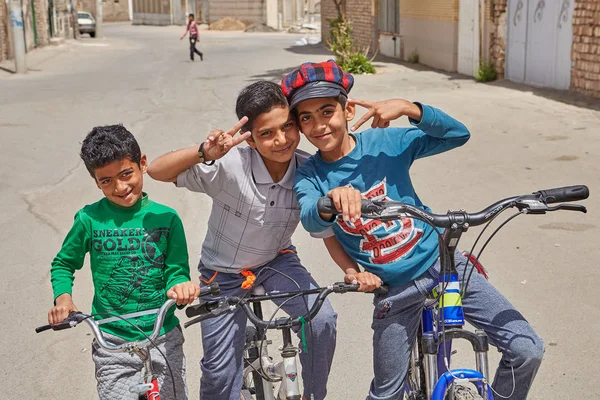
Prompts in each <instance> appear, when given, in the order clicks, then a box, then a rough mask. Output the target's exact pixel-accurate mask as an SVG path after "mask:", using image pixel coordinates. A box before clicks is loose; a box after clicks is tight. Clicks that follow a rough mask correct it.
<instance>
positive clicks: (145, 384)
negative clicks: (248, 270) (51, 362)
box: [35, 283, 219, 400]
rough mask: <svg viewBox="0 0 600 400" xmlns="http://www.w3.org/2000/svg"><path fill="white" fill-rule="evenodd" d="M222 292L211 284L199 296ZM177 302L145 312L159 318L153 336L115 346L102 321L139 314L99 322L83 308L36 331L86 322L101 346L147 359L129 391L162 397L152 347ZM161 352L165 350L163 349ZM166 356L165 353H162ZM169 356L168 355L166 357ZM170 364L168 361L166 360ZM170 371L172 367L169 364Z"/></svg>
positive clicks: (154, 399)
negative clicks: (138, 380)
mask: <svg viewBox="0 0 600 400" xmlns="http://www.w3.org/2000/svg"><path fill="white" fill-rule="evenodd" d="M218 294H219V286H218V285H217V284H216V283H211V284H210V285H209V286H204V287H202V288H200V297H203V296H207V295H213V296H216V295H218ZM176 304H177V303H176V301H175V300H173V299H168V300H167V301H165V302H164V303H163V304H162V306H161V307H160V308H158V309H153V310H148V311H144V312H143V313H144V315H151V314H156V321H154V328H153V330H152V332H151V333H150V335H148V336H147V337H146V338H145V339H144V340H135V341H130V342H124V343H122V344H119V345H116V344H112V343H110V342H109V341H107V340H106V338H105V337H104V335H103V333H102V331H101V330H100V328H99V326H100V325H101V324H102V323H106V322H108V320H115V319H121V320H127V319H128V318H133V317H135V316H139V315H140V313H139V312H138V313H133V314H125V315H120V316H112V317H111V318H107V319H105V320H100V321H96V320H95V319H94V318H93V317H94V316H93V315H88V314H84V313H82V312H80V311H74V312H71V313H70V314H69V316H68V317H67V318H65V319H64V320H63V321H62V322H59V323H58V324H48V325H43V326H40V327H38V328H36V329H35V331H36V333H40V332H43V331H46V330H50V329H52V330H54V331H60V330H64V329H68V328H74V327H75V326H77V325H78V324H80V323H82V322H86V323H87V324H88V326H89V327H90V329H91V330H92V332H93V334H94V337H95V338H96V342H97V343H98V345H99V346H100V347H101V348H102V349H104V350H106V351H108V352H111V353H129V354H136V355H137V356H138V357H140V358H141V360H142V361H143V362H144V366H143V368H142V370H143V371H144V372H143V373H142V377H141V382H140V383H139V384H136V385H133V386H131V387H130V388H129V391H130V392H132V393H138V395H139V399H140V400H160V388H159V385H158V379H157V376H156V374H155V373H154V371H153V368H152V360H151V358H150V347H151V346H155V345H154V341H155V340H156V339H157V338H158V336H159V334H160V330H161V329H162V327H163V323H164V321H165V316H166V315H167V311H169V309H171V307H173V306H175V305H176ZM161 354H162V352H161ZM162 355H163V357H164V354H162ZM165 359H166V358H165ZM167 366H168V362H167ZM169 371H170V367H169ZM175 392H176V390H175V388H173V393H174V396H175V397H176V396H177V395H176V393H175Z"/></svg>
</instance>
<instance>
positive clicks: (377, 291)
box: [371, 285, 389, 294]
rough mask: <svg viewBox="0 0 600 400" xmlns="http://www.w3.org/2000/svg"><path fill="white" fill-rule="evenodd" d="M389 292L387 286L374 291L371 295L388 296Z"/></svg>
mask: <svg viewBox="0 0 600 400" xmlns="http://www.w3.org/2000/svg"><path fill="white" fill-rule="evenodd" d="M387 292H389V289H388V286H387V285H381V286H379V287H378V288H377V289H375V290H373V291H372V292H371V293H373V294H387Z"/></svg>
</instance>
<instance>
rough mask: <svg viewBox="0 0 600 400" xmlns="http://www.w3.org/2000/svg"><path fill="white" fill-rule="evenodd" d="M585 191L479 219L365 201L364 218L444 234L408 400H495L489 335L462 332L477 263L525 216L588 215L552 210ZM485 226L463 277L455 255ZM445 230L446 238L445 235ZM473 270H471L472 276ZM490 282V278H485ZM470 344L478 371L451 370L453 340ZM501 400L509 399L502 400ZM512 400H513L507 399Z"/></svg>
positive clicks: (515, 201)
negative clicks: (407, 221)
mask: <svg viewBox="0 0 600 400" xmlns="http://www.w3.org/2000/svg"><path fill="white" fill-rule="evenodd" d="M588 196H589V190H588V188H587V187H586V186H582V185H581V186H569V187H562V188H556V189H550V190H540V191H538V192H535V193H533V194H529V195H523V196H514V197H509V198H506V199H504V200H500V201H498V202H496V203H494V204H492V205H491V206H489V207H487V208H486V209H484V210H483V211H480V212H478V213H475V214H470V213H467V212H466V211H464V210H460V211H448V212H447V213H446V214H445V215H439V214H432V213H430V212H428V211H426V210H423V209H421V208H418V207H415V206H413V205H410V204H405V203H401V202H396V201H370V200H363V204H362V217H363V218H367V219H376V220H380V221H392V220H398V219H403V218H412V219H418V220H420V221H423V222H425V223H427V224H429V225H431V226H432V227H434V229H435V230H436V232H437V233H438V234H439V248H440V264H441V272H440V275H439V284H438V286H437V287H436V288H435V289H434V290H433V293H432V296H431V299H430V300H428V301H427V302H426V303H425V306H424V310H423V317H422V321H421V329H420V330H419V332H418V335H417V340H416V342H415V344H414V346H413V349H412V353H411V358H410V366H409V372H408V378H407V384H406V390H405V393H406V398H407V399H408V400H425V399H426V400H445V399H450V400H454V399H459V400H467V399H488V400H491V399H494V396H493V393H492V392H493V389H492V388H491V387H490V386H489V384H488V382H489V367H488V350H489V343H488V337H487V335H486V334H485V332H483V331H481V330H477V331H475V332H471V331H467V330H464V329H462V327H463V325H464V323H465V319H464V314H463V308H462V297H463V295H464V293H465V292H466V289H467V287H468V285H469V281H470V278H471V275H472V274H473V271H474V270H477V272H478V273H482V274H484V275H486V272H485V270H484V269H483V267H482V266H481V264H479V262H478V261H477V260H478V259H479V257H480V256H481V253H482V252H483V250H485V248H486V246H487V244H488V243H489V241H490V240H491V239H492V238H493V237H494V236H495V234H496V233H497V232H498V231H499V230H500V229H501V228H502V227H503V226H504V225H506V224H507V223H508V222H509V221H510V220H512V219H513V218H515V217H516V216H518V215H521V214H545V213H546V212H549V211H557V210H570V211H580V212H584V213H585V212H587V209H586V208H585V207H584V206H582V205H577V204H558V205H556V206H549V205H548V204H553V203H561V202H570V201H578V200H584V199H586V198H588ZM509 208H516V209H517V210H518V211H517V212H516V213H515V214H513V215H512V216H511V217H509V218H507V219H506V220H505V221H504V222H503V223H502V224H500V226H499V227H498V228H497V229H496V230H495V231H494V232H493V233H492V234H491V235H490V237H489V238H488V239H487V241H486V242H485V243H484V244H483V246H482V247H481V250H480V251H479V254H478V255H477V257H474V256H473V254H474V253H473V249H474V248H475V246H476V245H477V243H478V241H479V239H480V238H481V236H482V234H483V232H484V231H485V230H486V229H487V227H488V226H489V224H490V223H491V222H492V221H493V220H494V219H495V218H496V217H497V216H498V215H500V213H502V212H503V211H505V210H507V209H509ZM319 211H322V212H325V213H333V214H337V211H336V210H335V207H334V206H333V205H332V203H331V201H330V199H328V198H326V197H324V198H321V200H319ZM484 224H486V226H485V228H484V229H483V230H482V231H481V233H480V235H479V237H478V238H477V240H476V241H475V244H474V245H473V249H472V250H471V252H469V253H464V254H465V255H466V256H467V259H468V260H469V263H467V267H466V268H465V274H464V275H465V276H463V277H460V278H459V275H458V272H457V270H456V266H455V262H454V257H453V255H454V252H455V251H456V247H457V245H458V242H459V241H460V238H461V236H462V234H463V233H465V232H466V231H467V230H468V229H469V228H470V227H472V226H479V225H484ZM440 229H443V232H440ZM469 264H471V268H470V270H469ZM486 278H487V275H486ZM453 339H465V340H467V341H469V342H470V343H471V345H472V347H473V351H474V352H475V369H474V370H472V369H450V367H449V366H450V356H451V354H452V340H453ZM498 397H505V396H504V395H500V394H498ZM508 397H510V396H508Z"/></svg>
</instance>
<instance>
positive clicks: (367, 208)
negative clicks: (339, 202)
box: [317, 197, 374, 215]
mask: <svg viewBox="0 0 600 400" xmlns="http://www.w3.org/2000/svg"><path fill="white" fill-rule="evenodd" d="M373 207H374V205H373V202H372V201H371V200H368V199H362V201H361V206H360V211H361V212H362V213H363V214H369V213H371V212H373ZM317 210H318V211H319V212H320V213H323V214H333V215H338V214H341V212H340V211H338V210H337V208H335V205H334V204H333V200H331V198H330V197H321V198H320V199H319V201H317Z"/></svg>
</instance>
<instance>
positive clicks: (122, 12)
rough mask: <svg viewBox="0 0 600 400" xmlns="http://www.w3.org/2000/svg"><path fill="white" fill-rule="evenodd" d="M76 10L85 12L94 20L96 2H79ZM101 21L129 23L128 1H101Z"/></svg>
mask: <svg viewBox="0 0 600 400" xmlns="http://www.w3.org/2000/svg"><path fill="white" fill-rule="evenodd" d="M77 3H78V4H77V9H78V10H80V11H87V12H89V13H91V14H92V15H93V16H94V18H96V0H79V1H78V2H77ZM102 20H103V21H104V22H115V21H129V0H118V1H115V0H103V1H102Z"/></svg>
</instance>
